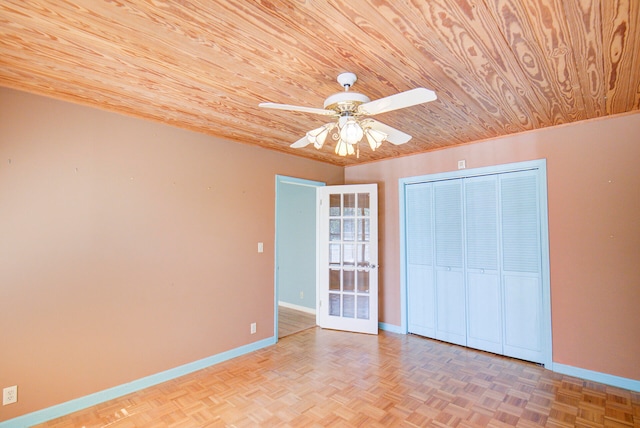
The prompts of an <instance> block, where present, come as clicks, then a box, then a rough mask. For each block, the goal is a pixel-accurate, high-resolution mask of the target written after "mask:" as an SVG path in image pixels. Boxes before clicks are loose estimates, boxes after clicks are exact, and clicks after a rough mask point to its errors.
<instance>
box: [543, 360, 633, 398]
mask: <svg viewBox="0 0 640 428" xmlns="http://www.w3.org/2000/svg"><path fill="white" fill-rule="evenodd" d="M553 371H554V372H557V373H561V374H564V375H567V376H573V377H577V378H581V379H586V380H591V381H593V382H598V383H604V384H606V385H611V386H615V387H618V388H622V389H628V390H630V391H635V392H640V380H635V379H628V378H625V377H620V376H614V375H610V374H607V373H600V372H595V371H592V370H587V369H581V368H579V367H573V366H567V365H564V364H559V363H553Z"/></svg>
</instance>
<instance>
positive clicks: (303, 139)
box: [291, 135, 311, 149]
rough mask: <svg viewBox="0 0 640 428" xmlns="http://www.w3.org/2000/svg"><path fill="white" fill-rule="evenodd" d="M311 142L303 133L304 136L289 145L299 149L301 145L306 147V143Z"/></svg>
mask: <svg viewBox="0 0 640 428" xmlns="http://www.w3.org/2000/svg"><path fill="white" fill-rule="evenodd" d="M310 143H311V141H309V139H308V138H307V136H306V135H305V136H304V137H302V138H300V139H299V140H298V141H296V142H295V143H293V144H292V145H291V147H293V148H294V149H299V148H302V147H306V146H307V145H309V144H310Z"/></svg>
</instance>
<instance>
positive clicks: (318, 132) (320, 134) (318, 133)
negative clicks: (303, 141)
mask: <svg viewBox="0 0 640 428" xmlns="http://www.w3.org/2000/svg"><path fill="white" fill-rule="evenodd" d="M333 127H334V124H333V123H327V124H326V125H322V126H321V127H320V128H316V129H313V130H311V131H309V132H307V139H308V140H309V142H310V143H312V144H313V146H314V147H315V148H316V149H321V148H322V146H323V145H324V142H325V141H326V140H327V135H329V131H331V129H333Z"/></svg>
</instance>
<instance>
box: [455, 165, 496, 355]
mask: <svg viewBox="0 0 640 428" xmlns="http://www.w3.org/2000/svg"><path fill="white" fill-rule="evenodd" d="M464 197H465V233H466V256H467V258H466V276H467V302H468V303H467V304H468V306H467V317H468V326H467V345H468V346H470V347H473V348H476V349H482V350H485V351H489V352H495V353H498V354H501V353H502V293H501V287H500V270H499V266H498V260H499V257H498V176H496V175H488V176H481V177H473V178H467V179H465V180H464Z"/></svg>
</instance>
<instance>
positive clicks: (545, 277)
mask: <svg viewBox="0 0 640 428" xmlns="http://www.w3.org/2000/svg"><path fill="white" fill-rule="evenodd" d="M534 169H535V170H538V173H539V180H538V194H539V195H540V200H539V201H538V202H539V207H540V213H541V215H540V235H541V236H540V249H541V252H542V255H541V256H542V265H541V276H542V315H543V320H542V321H543V326H542V337H543V347H544V351H543V354H544V363H543V364H544V366H545V367H547V368H551V367H552V364H553V352H552V331H551V283H550V269H549V220H548V206H547V161H546V159H539V160H533V161H525V162H517V163H509V164H503V165H495V166H489V167H484V168H474V169H463V170H457V171H450V172H444V173H438V174H430V175H422V176H416V177H407V178H401V179H400V180H399V192H398V196H399V197H398V199H399V204H400V207H399V208H400V211H399V219H400V320H401V325H400V333H403V334H407V332H408V327H407V324H408V321H407V316H408V313H407V268H406V263H407V252H406V239H405V236H406V235H405V234H406V212H405V211H406V210H405V208H406V201H405V188H406V186H408V185H410V184H415V183H423V182H429V181H440V180H450V179H457V178H466V177H475V176H480V175H488V174H501V173H505V172H515V171H523V170H534Z"/></svg>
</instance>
